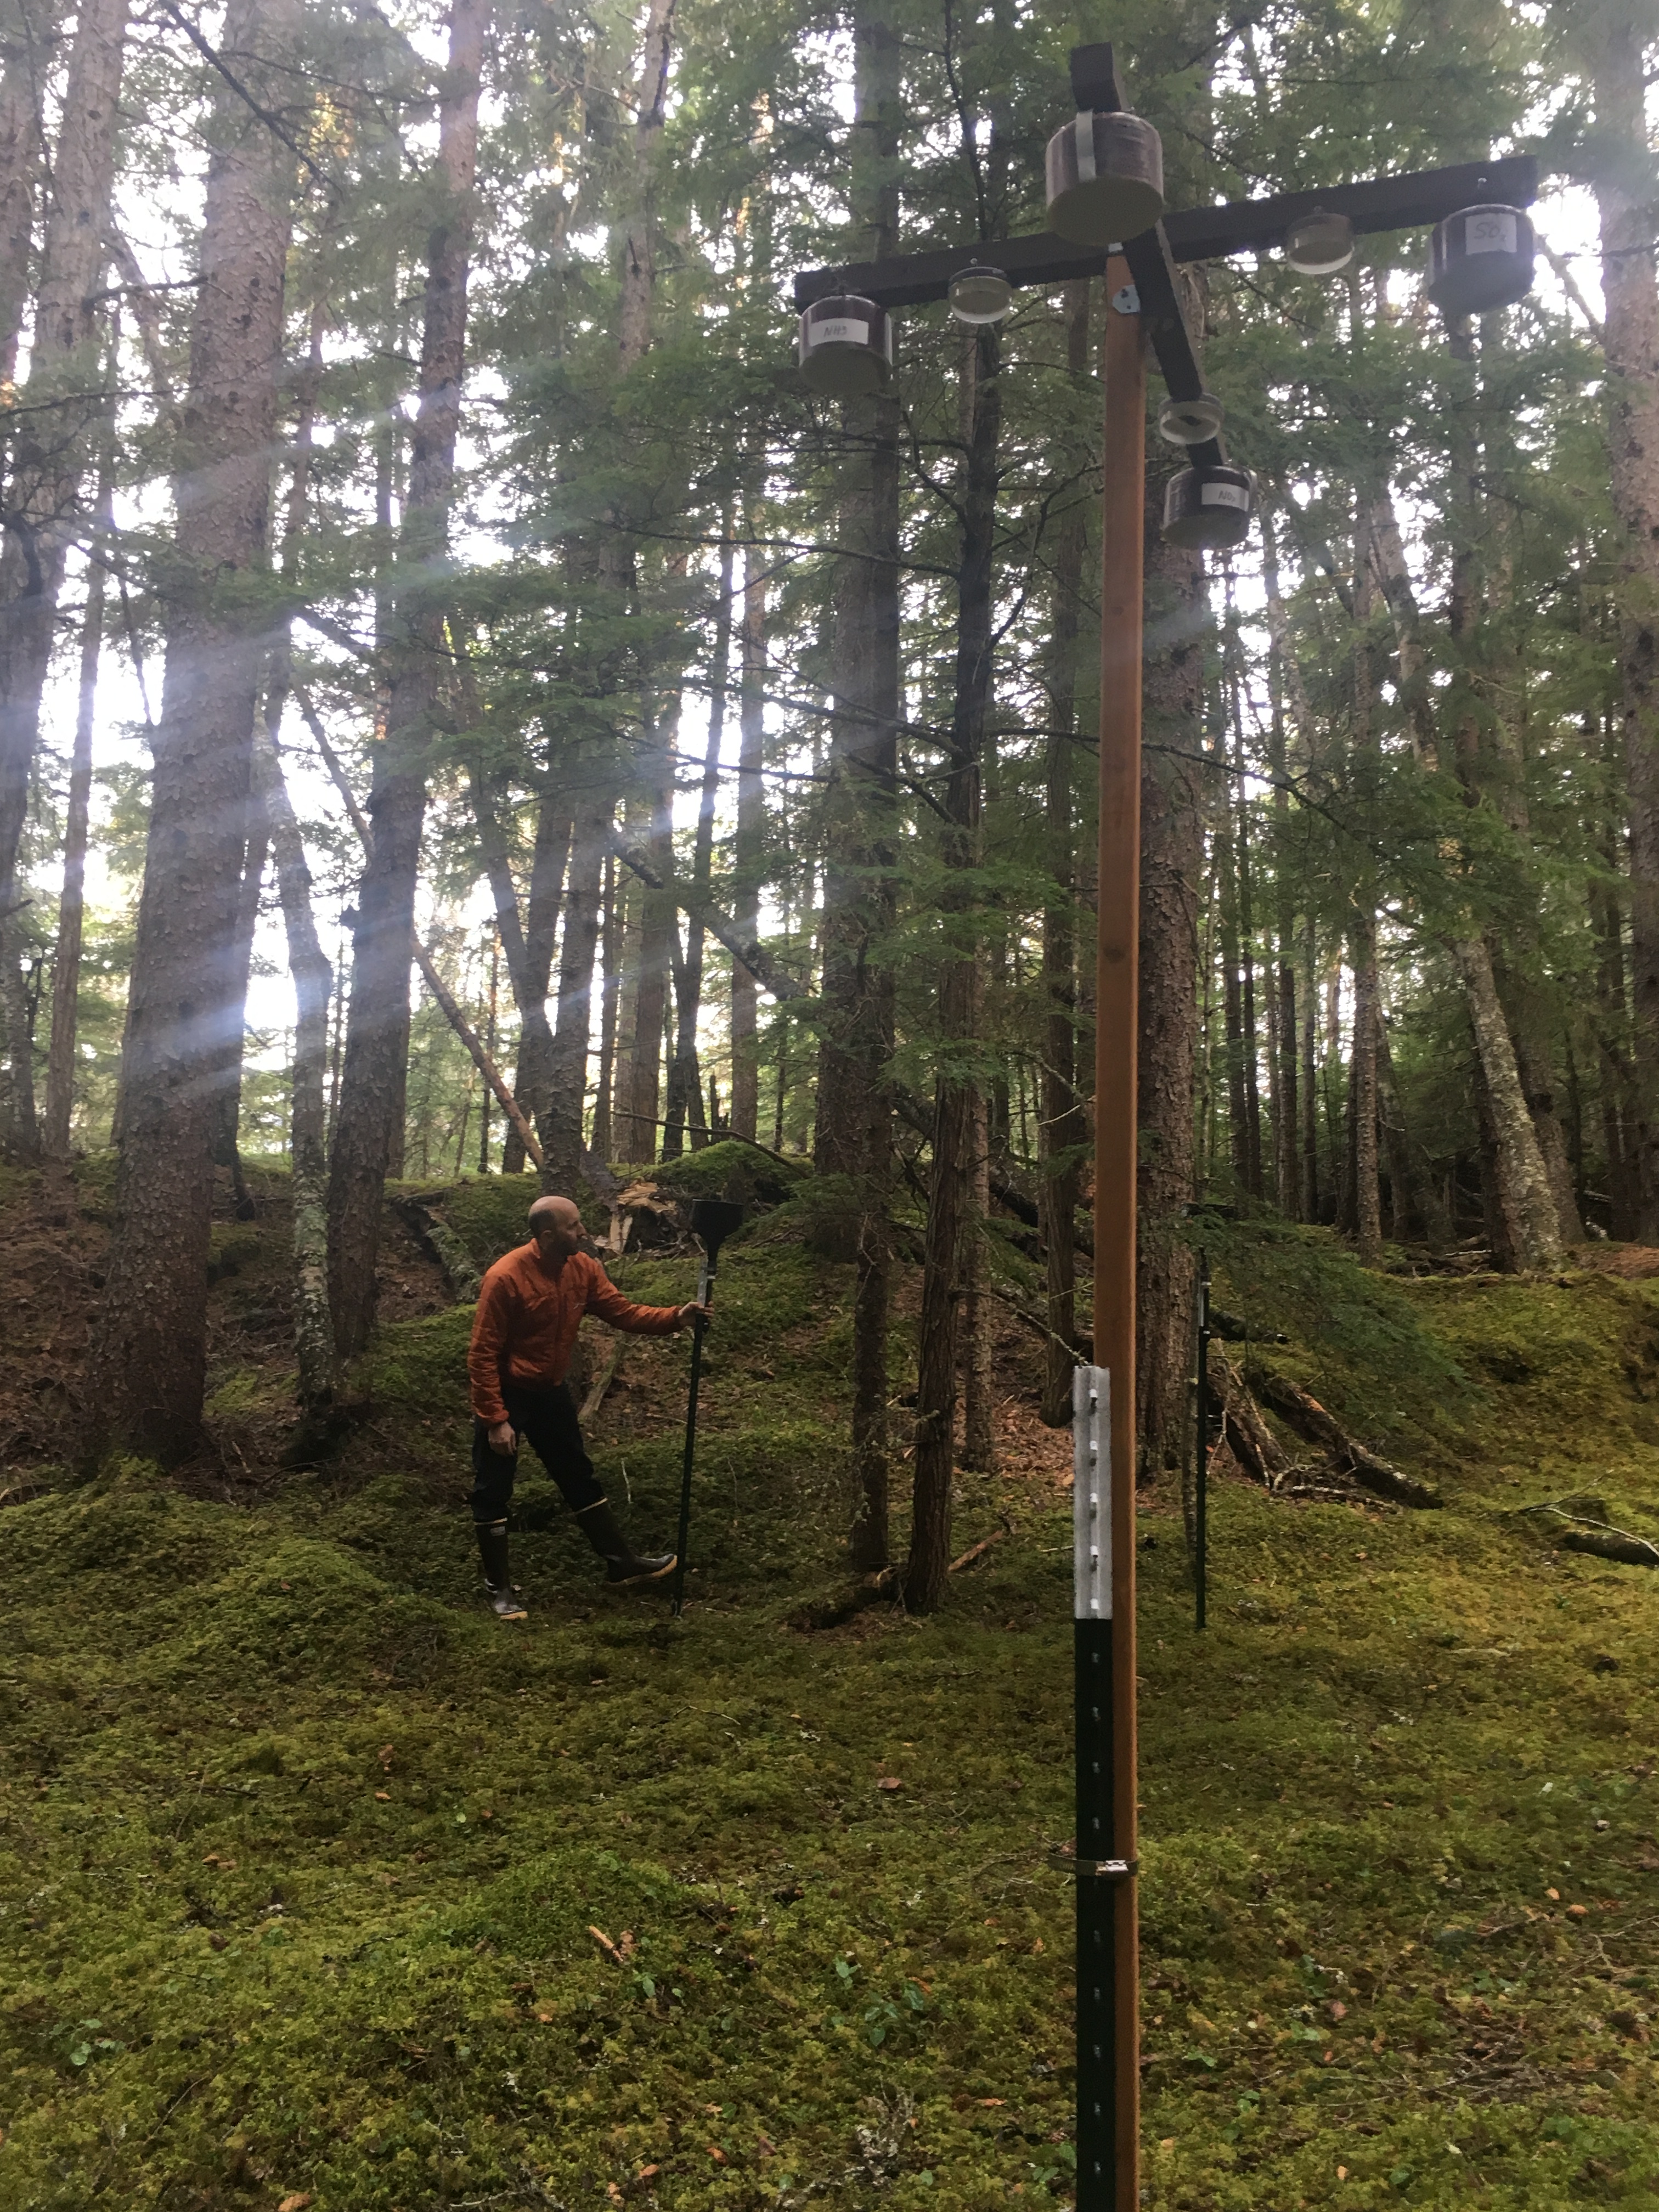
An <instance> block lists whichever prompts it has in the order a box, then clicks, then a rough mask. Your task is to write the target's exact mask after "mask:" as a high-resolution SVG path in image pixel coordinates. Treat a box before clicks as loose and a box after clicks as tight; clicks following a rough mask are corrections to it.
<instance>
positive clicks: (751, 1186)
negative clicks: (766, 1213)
mask: <svg viewBox="0 0 1659 2212" xmlns="http://www.w3.org/2000/svg"><path fill="white" fill-rule="evenodd" d="M811 1172H812V1171H811V1168H810V1167H809V1166H808V1165H807V1164H806V1162H805V1160H800V1161H795V1160H787V1159H780V1158H778V1157H777V1155H776V1154H775V1153H772V1152H762V1151H760V1150H759V1148H758V1147H757V1146H753V1145H743V1144H738V1142H737V1141H736V1140H735V1139H732V1138H723V1139H721V1140H720V1142H719V1143H718V1144H713V1145H705V1146H703V1147H702V1150H701V1151H700V1152H682V1153H681V1155H680V1157H679V1158H678V1159H677V1160H664V1161H662V1162H661V1163H660V1164H659V1165H658V1166H656V1167H653V1168H647V1169H645V1170H642V1173H643V1174H644V1175H645V1176H647V1177H648V1178H649V1180H650V1181H651V1182H654V1183H655V1184H657V1186H658V1187H659V1188H660V1189H663V1190H671V1191H674V1192H676V1193H678V1194H680V1195H681V1196H683V1197H685V1198H692V1199H696V1198H727V1199H731V1200H734V1201H735V1202H736V1203H737V1204H738V1205H739V1206H753V1205H762V1206H781V1205H782V1204H783V1203H784V1202H785V1200H787V1199H788V1198H790V1197H792V1196H793V1194H794V1193H795V1192H796V1191H797V1190H799V1188H800V1187H801V1185H802V1184H803V1183H804V1182H806V1181H808V1180H809V1179H810V1177H811Z"/></svg>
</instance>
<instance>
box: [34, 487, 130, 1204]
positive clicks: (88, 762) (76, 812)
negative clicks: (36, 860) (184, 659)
mask: <svg viewBox="0 0 1659 2212" xmlns="http://www.w3.org/2000/svg"><path fill="white" fill-rule="evenodd" d="M111 497H112V495H111V483H110V456H109V453H108V450H107V447H106V452H105V458H104V464H103V466H102V469H101V470H100V481H99V485H98V496H97V498H96V500H95V501H94V506H93V518H94V531H95V532H98V533H100V534H104V535H106V534H107V532H109V530H110V528H111V527H112V520H113V518H112V513H111ZM86 592H87V604H86V610H85V612H84V613H83V614H82V617H81V681H80V685H79V689H78V690H77V693H76V710H75V750H74V751H73V753H72V754H71V756H70V787H69V806H68V810H67V813H66V817H65V820H64V888H63V891H62V894H61V895H60V896H59V899H58V947H57V951H56V952H55V953H54V955H53V957H52V1044H51V1048H50V1050H49V1052H48V1054H47V1059H46V1126H45V1128H44V1131H43V1133H42V1140H43V1149H44V1151H45V1152H46V1158H48V1159H53V1160H66V1159H68V1158H69V1156H70V1119H71V1117H72V1115H73V1114H74V1110H75V1042H76V1013H77V1006H78V1001H79V998H80V990H81V941H82V932H83V929H84V927H85V921H86V876H87V832H88V824H89V821H90V817H91V806H92V738H93V728H94V712H95V708H96V706H97V700H98V663H99V659H100V656H101V654H102V653H103V649H104V569H103V564H102V562H100V560H98V559H97V558H96V557H94V558H92V559H90V560H88V562H87V583H86Z"/></svg>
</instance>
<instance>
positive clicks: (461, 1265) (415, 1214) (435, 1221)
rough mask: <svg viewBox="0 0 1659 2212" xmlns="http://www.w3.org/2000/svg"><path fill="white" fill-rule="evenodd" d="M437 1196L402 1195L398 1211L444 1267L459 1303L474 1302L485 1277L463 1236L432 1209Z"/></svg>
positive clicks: (429, 1254) (431, 1256) (431, 1257)
mask: <svg viewBox="0 0 1659 2212" xmlns="http://www.w3.org/2000/svg"><path fill="white" fill-rule="evenodd" d="M433 1195H434V1194H428V1196H426V1197H423V1198H401V1199H399V1200H398V1201H397V1206H398V1212H399V1213H400V1214H402V1216H403V1218H404V1226H405V1227H406V1228H407V1230H408V1231H409V1233H410V1236H411V1237H413V1238H414V1240H415V1242H416V1243H417V1244H418V1245H419V1246H420V1248H421V1249H422V1251H423V1252H424V1253H425V1254H426V1255H427V1257H428V1259H429V1260H435V1261H437V1263H438V1265H439V1266H440V1267H441V1268H442V1269H443V1271H444V1281H445V1283H446V1284H447V1285H448V1289H449V1295H450V1297H452V1298H453V1299H454V1301H455V1303H456V1304H457V1305H461V1306H465V1305H471V1304H472V1303H473V1301H474V1300H475V1299H476V1298H477V1295H478V1292H479V1291H480V1290H481V1289H482V1288H483V1277H482V1276H481V1275H480V1274H479V1273H478V1270H477V1265H476V1263H475V1262H474V1261H473V1257H472V1255H471V1252H469V1251H468V1250H467V1249H466V1247H465V1244H463V1243H462V1242H461V1240H460V1238H459V1237H458V1236H457V1235H456V1234H455V1232H454V1231H453V1229H452V1228H451V1227H450V1225H449V1224H448V1223H447V1221H446V1220H444V1218H442V1216H441V1214H437V1213H435V1212H433V1211H432V1203H433Z"/></svg>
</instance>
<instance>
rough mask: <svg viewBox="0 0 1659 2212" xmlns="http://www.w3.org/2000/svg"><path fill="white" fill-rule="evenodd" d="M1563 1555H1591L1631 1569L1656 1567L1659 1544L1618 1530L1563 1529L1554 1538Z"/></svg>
mask: <svg viewBox="0 0 1659 2212" xmlns="http://www.w3.org/2000/svg"><path fill="white" fill-rule="evenodd" d="M1555 1541H1556V1542H1557V1543H1558V1544H1559V1546H1560V1547H1561V1548H1562V1550H1563V1551H1564V1552H1593V1553H1595V1556H1596V1558H1597V1559H1620V1560H1622V1561H1623V1563H1624V1564H1625V1565H1626V1566H1631V1567H1659V1544H1650V1543H1649V1541H1648V1540H1647V1538H1646V1537H1645V1536H1632V1535H1630V1534H1628V1533H1627V1532H1626V1530H1624V1529H1622V1528H1565V1529H1563V1531H1562V1532H1561V1534H1559V1536H1558V1537H1557V1538H1556V1540H1555Z"/></svg>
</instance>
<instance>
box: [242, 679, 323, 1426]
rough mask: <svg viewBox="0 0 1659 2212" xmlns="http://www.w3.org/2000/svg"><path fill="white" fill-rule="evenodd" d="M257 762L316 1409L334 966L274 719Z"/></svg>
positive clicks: (298, 1328)
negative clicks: (288, 998)
mask: <svg viewBox="0 0 1659 2212" xmlns="http://www.w3.org/2000/svg"><path fill="white" fill-rule="evenodd" d="M257 769H258V775H259V781H260V783H261V785H262V787H263V791H264V815H265V819H266V821H267V822H268V823H270V842H271V846H272V848H273V850H274V852H275V854H276V882H277V889H278V893H279V896H281V899H282V902H283V925H284V927H285V929H286V931H287V935H288V963H289V969H290V970H291V972H292V974H293V977H294V999H295V1029H294V1099H293V1109H292V1121H291V1125H290V1126H291V1130H292V1144H291V1161H292V1170H293V1173H292V1188H293V1201H294V1232H293V1233H294V1290H295V1296H294V1348H295V1355H296V1360H297V1364H298V1367H299V1397H300V1406H301V1412H302V1413H306V1414H313V1413H318V1412H319V1411H320V1410H321V1408H322V1407H325V1406H326V1405H327V1404H328V1403H329V1402H330V1401H331V1399H332V1397H333V1395H334V1325H333V1322H332V1319H331V1316H330V1313H329V1305H328V1162H327V1156H326V1151H325V1130H326V1123H327V1106H326V1100H325V1075H326V1071H327V1060H328V1007H329V1001H330V1000H331V998H332V997H333V995H334V971H333V970H332V969H331V967H330V966H329V963H328V960H327V957H326V956H325V953H324V951H323V948H322V943H321V940H320V939H319V937H318V935H317V922H316V917H315V915H314V914H313V910H312V901H311V890H312V884H311V870H310V866H309V865H308V863H307V860H306V850H305V843H304V841H303V840H302V838H301V836H300V829H299V824H298V823H296V822H295V818H294V809H293V807H292V805H290V804H289V795H288V786H287V783H286V782H285V781H284V780H283V763H282V758H281V756H280V754H279V753H278V751H277V748H276V730H275V729H274V728H273V727H272V726H270V723H269V722H267V723H266V725H265V727H264V730H263V731H262V732H261V733H260V742H259V744H258V751H257Z"/></svg>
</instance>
